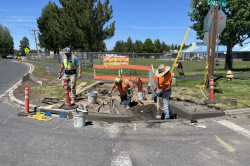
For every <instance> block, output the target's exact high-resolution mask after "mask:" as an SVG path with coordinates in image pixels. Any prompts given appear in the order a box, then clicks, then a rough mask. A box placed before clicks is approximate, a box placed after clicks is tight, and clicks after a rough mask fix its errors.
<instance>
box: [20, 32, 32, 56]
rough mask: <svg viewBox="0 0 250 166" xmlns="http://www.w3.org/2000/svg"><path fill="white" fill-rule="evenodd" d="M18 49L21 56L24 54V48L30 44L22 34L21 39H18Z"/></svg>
mask: <svg viewBox="0 0 250 166" xmlns="http://www.w3.org/2000/svg"><path fill="white" fill-rule="evenodd" d="M19 48H20V51H21V54H22V56H25V51H24V50H25V48H28V49H30V44H29V39H28V38H27V37H26V36H24V37H23V39H22V40H20V45H19Z"/></svg>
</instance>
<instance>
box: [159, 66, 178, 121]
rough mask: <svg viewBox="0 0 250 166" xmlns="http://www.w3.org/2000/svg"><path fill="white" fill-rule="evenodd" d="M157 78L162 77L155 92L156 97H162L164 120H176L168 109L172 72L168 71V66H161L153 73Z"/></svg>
mask: <svg viewBox="0 0 250 166" xmlns="http://www.w3.org/2000/svg"><path fill="white" fill-rule="evenodd" d="M155 75H156V76H157V77H159V78H160V77H163V81H162V82H160V81H159V84H158V83H157V85H156V87H157V89H161V90H158V91H157V92H156V94H157V96H160V95H162V101H163V107H164V112H165V119H174V118H176V114H174V115H173V113H172V111H171V109H170V107H169V104H168V103H169V98H170V95H171V94H172V90H171V88H172V87H171V86H172V72H171V71H170V67H169V66H164V65H163V64H161V65H160V66H159V67H158V69H157V70H156V72H155Z"/></svg>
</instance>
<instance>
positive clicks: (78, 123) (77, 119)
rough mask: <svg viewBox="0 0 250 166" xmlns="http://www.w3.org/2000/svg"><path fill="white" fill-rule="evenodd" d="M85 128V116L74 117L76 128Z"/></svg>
mask: <svg viewBox="0 0 250 166" xmlns="http://www.w3.org/2000/svg"><path fill="white" fill-rule="evenodd" d="M84 126H85V115H84V114H79V115H74V127H84Z"/></svg>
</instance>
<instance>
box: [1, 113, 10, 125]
mask: <svg viewBox="0 0 250 166" xmlns="http://www.w3.org/2000/svg"><path fill="white" fill-rule="evenodd" d="M10 117H12V115H10V116H9V117H8V118H7V119H5V121H4V122H3V123H2V124H4V123H5V122H7V120H8V119H10Z"/></svg>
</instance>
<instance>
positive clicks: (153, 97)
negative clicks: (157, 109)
mask: <svg viewBox="0 0 250 166" xmlns="http://www.w3.org/2000/svg"><path fill="white" fill-rule="evenodd" d="M156 84H157V82H156V81H154V87H153V91H152V99H151V100H153V101H154V100H155V91H156Z"/></svg>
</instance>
